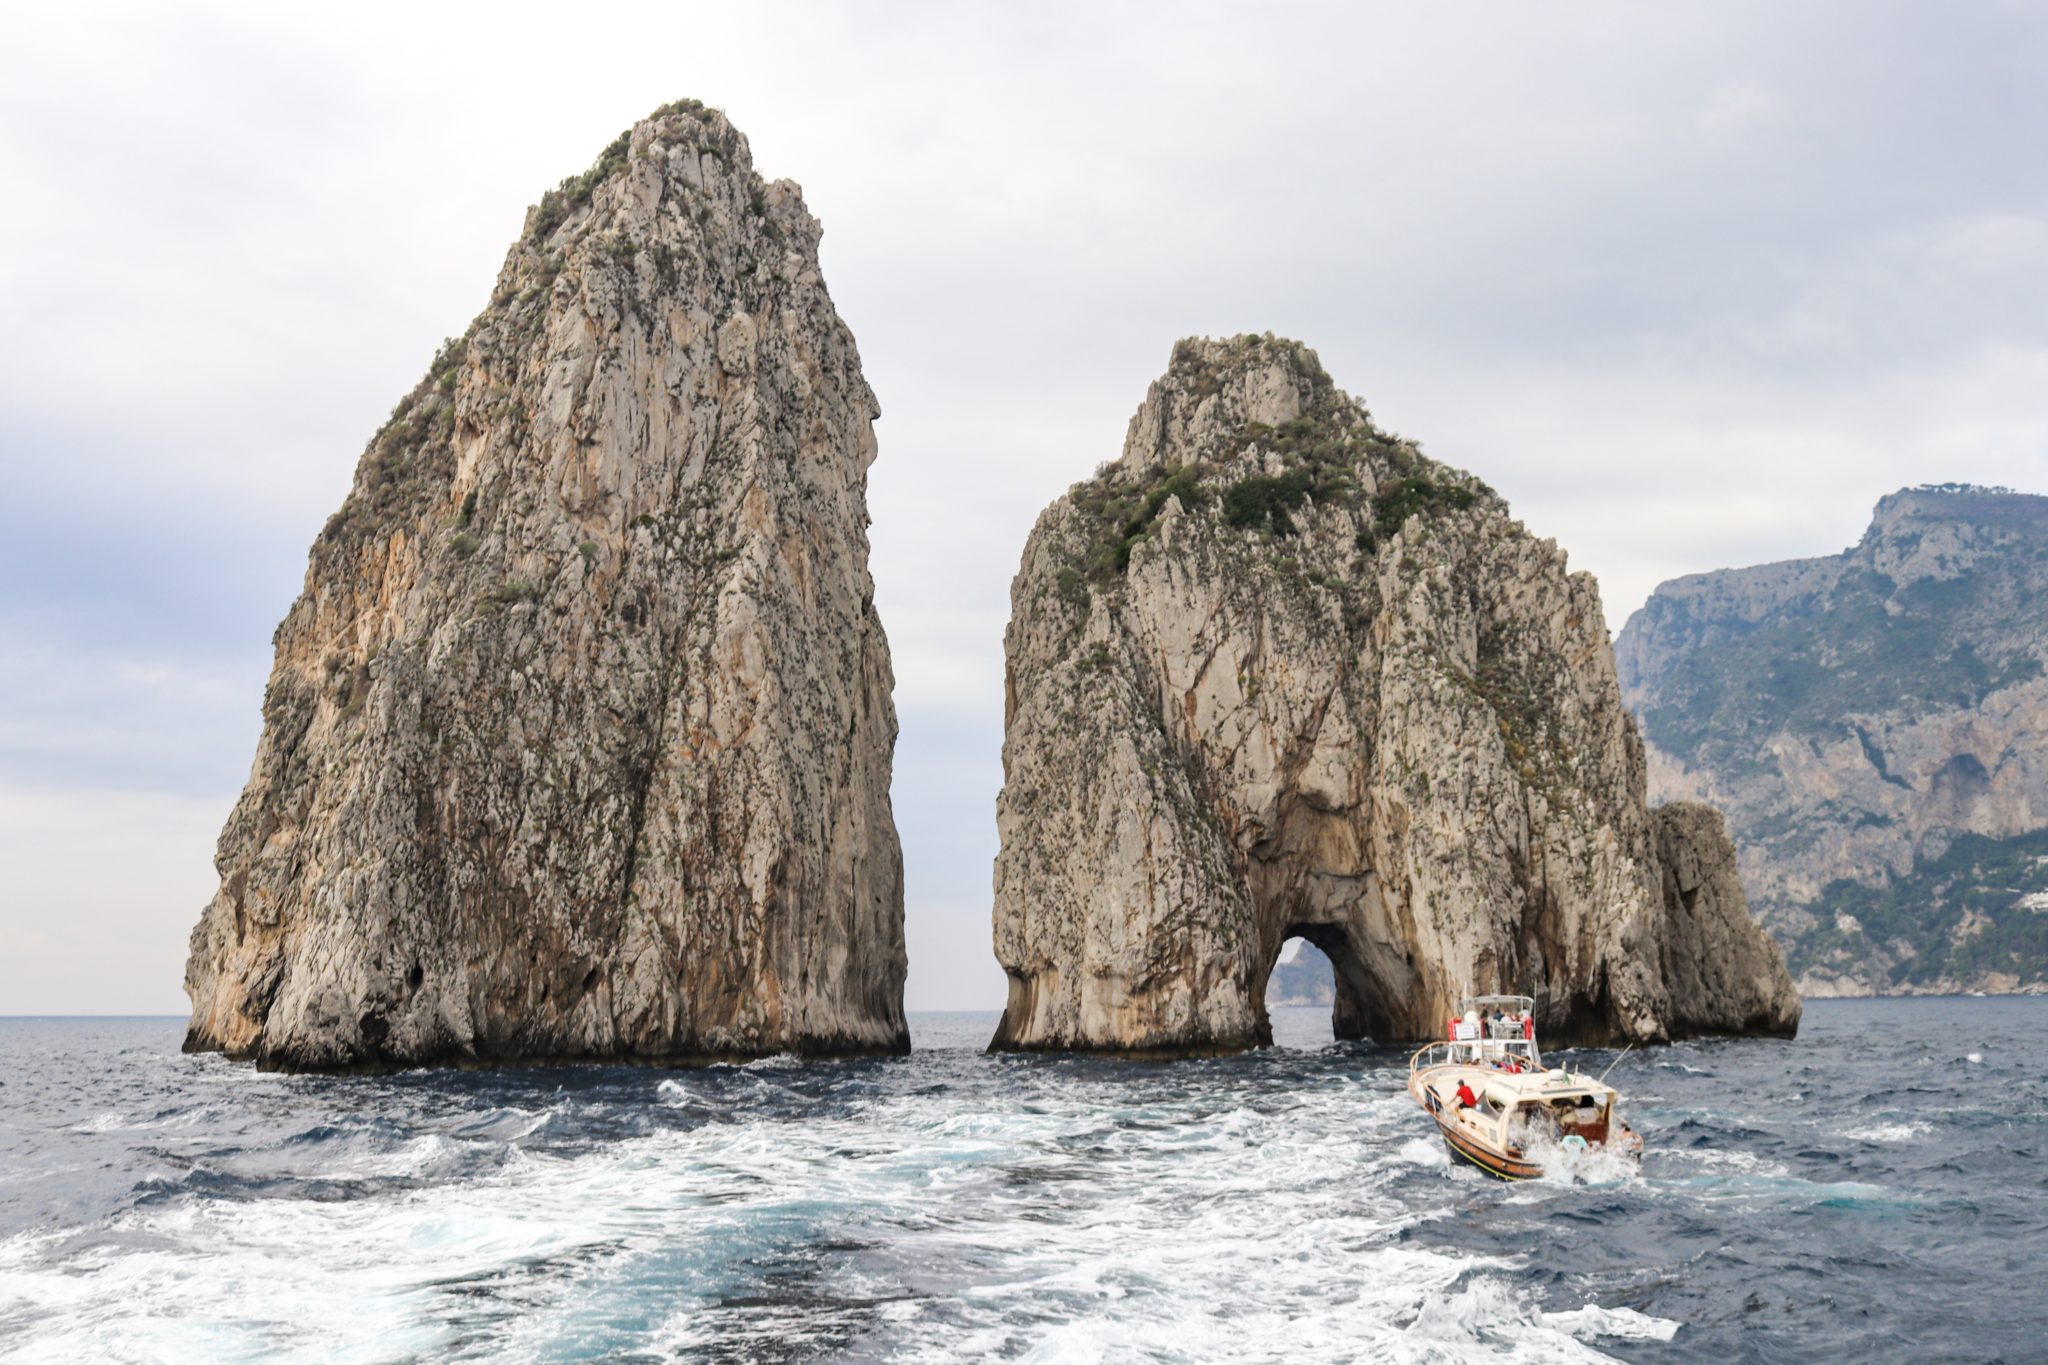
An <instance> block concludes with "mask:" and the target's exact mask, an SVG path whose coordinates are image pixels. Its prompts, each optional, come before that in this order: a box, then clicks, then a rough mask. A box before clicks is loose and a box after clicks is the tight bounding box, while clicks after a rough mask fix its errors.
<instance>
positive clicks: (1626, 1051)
mask: <svg viewBox="0 0 2048 1365" xmlns="http://www.w3.org/2000/svg"><path fill="white" fill-rule="evenodd" d="M1635 1050H1636V1045H1635V1044H1634V1043H1630V1044H1629V1045H1628V1046H1627V1047H1625V1048H1623V1049H1622V1050H1621V1057H1616V1058H1615V1059H1614V1060H1613V1061H1611V1062H1609V1063H1608V1064H1607V1069H1606V1070H1605V1071H1603V1072H1601V1073H1600V1080H1599V1084H1601V1085H1605V1084H1607V1078H1608V1077H1609V1076H1612V1075H1613V1074H1614V1068H1616V1067H1618V1066H1620V1065H1621V1058H1622V1057H1626V1056H1628V1054H1629V1053H1631V1052H1634V1051H1635Z"/></svg>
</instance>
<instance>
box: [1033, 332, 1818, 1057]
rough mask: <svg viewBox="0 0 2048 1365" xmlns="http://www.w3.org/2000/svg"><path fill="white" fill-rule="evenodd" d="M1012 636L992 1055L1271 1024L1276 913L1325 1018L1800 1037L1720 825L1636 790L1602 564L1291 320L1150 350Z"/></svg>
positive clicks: (1147, 1045)
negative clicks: (1384, 417)
mask: <svg viewBox="0 0 2048 1365" xmlns="http://www.w3.org/2000/svg"><path fill="white" fill-rule="evenodd" d="M1005 646H1006V653H1007V659H1008V685H1007V698H1006V707H1005V711H1006V718H1007V729H1006V737H1005V742H1004V749H1003V758H1004V774H1005V784H1004V787H1003V791H1002V795H1001V797H1000V799H999V801H998V804H997V823H998V827H999V831H1000V834H1001V840H1002V842H1001V851H1000V853H999V854H998V856H997V859H996V867H995V946H996V956H997V957H998V958H999V959H1000V960H1001V962H1002V964H1003V966H1004V968H1005V970H1006V971H1007V972H1008V974H1009V979H1010V990H1009V1001H1008V1005H1007V1008H1006V1010H1005V1011H1004V1015H1003V1021H1002V1024H1001V1026H1000V1028H999V1030H998V1032H997V1034H996V1037H995V1040H994V1046H996V1047H998V1048H1016V1049H1078V1050H1091V1051H1109V1052H1122V1053H1133V1054H1154V1055H1199V1054H1206V1053H1215V1052H1226V1051H1232V1050H1236V1049H1240V1048H1245V1047H1251V1046H1257V1045H1260V1044H1264V1043H1267V1042H1270V1040H1271V1031H1270V1026H1269V1024H1268V1021H1267V1018H1266V1012H1265V1005H1264V996H1265V989H1266V982H1267V977H1268V975H1269V974H1270V972H1271V970H1272V967H1273V963H1274V961H1275V959H1276V957H1277V956H1278V954H1279V952H1280V949H1281V946H1282V944H1283V943H1284V942H1285V941H1286V940H1287V939H1289V938H1292V937H1294V936H1297V935H1298V936H1301V937H1304V938H1306V939H1308V940H1309V941H1310V942H1312V943H1314V944H1315V945H1316V946H1318V947H1319V948H1321V949H1322V950H1323V951H1324V952H1325V953H1327V954H1329V956H1330V958H1331V961H1332V964H1333V966H1334V967H1335V969H1336V978H1337V1001H1336V1006H1335V1011H1334V1018H1335V1023H1336V1028H1337V1032H1338V1034H1339V1035H1340V1036H1343V1037H1372V1038H1376V1039H1382V1040H1396V1039H1403V1040H1405V1039H1421V1038H1428V1037H1433V1036H1438V1035H1439V1034H1440V1033H1441V1030H1442V1029H1443V1027H1444V1020H1445V1018H1446V1017H1447V1016H1448V1015H1449V1014H1450V1013H1451V1012H1452V1010H1453V1009H1454V1007H1455V1004H1456V1002H1457V1000H1458V999H1459V997H1460V996H1461V995H1462V994H1464V993H1466V992H1468V991H1516V992H1520V993H1524V994H1529V995H1533V996H1535V997H1536V999H1537V1001H1538V1006H1537V1009H1538V1017H1539V1024H1540V1026H1541V1028H1542V1030H1543V1036H1544V1038H1545V1040H1546V1041H1548V1042H1554V1043H1565V1042H1611V1041H1617V1040H1623V1039H1629V1040H1645V1041H1649V1040H1660V1039H1670V1038H1676V1037H1680V1036H1683V1035H1687V1034H1691V1033H1696V1032H1706V1031H1714V1032H1721V1031H1726V1032H1743V1033H1763V1034H1787V1033H1790V1032H1791V1031H1792V1030H1793V1029H1794V1028H1795V1027H1796V1026H1797V1021H1798V1016H1799V1003H1798V997H1797V996H1796V994H1795V993H1794V992H1793V990H1792V986H1791V983H1790V981H1789V979H1788V978H1787V977H1786V974H1785V969H1784V966H1783V963H1782V961H1781V960H1780V959H1779V956H1778V953H1777V950H1776V948H1775V947H1774V946H1773V945H1772V944H1771V943H1770V942H1769V940H1768V939H1767V938H1765V936H1764V935H1763V934H1762V932H1761V931H1760V930H1759V929H1758V928H1757V927H1756V926H1755V924H1754V923H1753V922H1751V920H1750V919H1749V916H1748V914H1747V911H1746V908H1745V906H1744V903H1743V900H1742V891H1741V887H1740V884H1739V883H1738V882H1737V881H1736V880H1735V877H1734V865H1735V858H1734V852H1733V849H1732V848H1730V847H1729V846H1728V841H1727V836H1726V834H1725V831H1724V830H1723V828H1722V826H1721V824H1720V822H1719V820H1718V818H1716V817H1715V816H1714V815H1713V813H1712V812H1710V811H1690V812H1687V811H1674V812H1670V813H1660V815H1659V816H1658V817H1657V818H1655V819H1653V817H1652V814H1651V812H1650V811H1649V809H1648V808H1647V806H1646V805H1645V801H1644V789H1645V775H1644V763H1643V750H1642V745H1641V742H1640V741H1639V740H1638V738H1637V735H1636V731H1635V727H1634V724H1633V722H1632V720H1631V719H1630V717H1629V715H1628V713H1627V711H1626V710H1625V709H1624V708H1623V706H1622V702H1621V694H1620V689H1619V687H1618V685H1617V683H1616V680H1615V670H1614V658H1613V654H1612V651H1611V650H1610V648H1609V645H1608V640H1607V629H1606V622H1605V617H1604V616H1603V614H1602V611H1601V606H1600V597H1599V591H1598V588H1597V587H1596V585H1595V584H1594V582H1593V580H1592V578H1591V577H1590V576H1588V575H1586V574H1584V573H1579V574H1572V573H1568V572H1567V571H1566V567H1565V556H1564V553H1563V552H1562V551H1561V550H1560V549H1558V547H1557V546H1556V545H1555V544H1554V543H1553V542H1551V541H1547V540H1540V539H1538V538H1536V537H1535V536H1532V535H1531V534H1529V533H1528V532H1527V531H1526V530H1525V529H1524V528H1523V527H1522V525H1521V524H1520V523H1519V522H1517V521H1515V520H1513V519H1512V518H1511V517H1510V516H1509V514H1508V509H1507V506H1506V504H1505V503H1504V502H1503V501H1502V500H1501V499H1500V498H1499V497H1498V496H1497V495H1496V494H1494V492H1493V491H1492V490H1491V489H1489V488H1488V487H1487V486H1486V485H1485V484H1483V483H1481V482H1480V481H1479V480H1477V479H1475V478H1474V477H1472V476H1471V475H1469V474H1466V473H1462V472H1460V471H1458V470H1455V469H1451V468H1448V467H1446V466H1444V465H1441V464H1438V463H1436V462H1434V461H1432V460H1430V459H1428V458H1426V457H1425V456H1424V455H1423V454H1422V452H1421V451H1420V449H1418V448H1417V447H1416V446H1415V445H1413V444H1412V443H1409V442H1405V441H1402V440H1399V439H1397V438H1395V437H1393V436H1390V435H1388V434H1387V433H1385V432H1383V431H1381V430H1380V429H1379V428H1377V427H1376V426H1375V425H1374V424H1373V422H1372V420H1371V418H1370V415H1369V414H1368V413H1367V411H1366V409H1365V408H1364V406H1363V405H1361V404H1360V403H1359V402H1358V401H1357V400H1355V399H1353V398H1351V397H1349V396H1347V395H1346V394H1344V393H1342V392H1340V391H1339V390H1338V389H1337V388H1336V387H1335V386H1334V385H1333V384H1332V382H1331V380H1330V378H1329V376H1328V375H1327V374H1325V373H1324V371H1323V368H1322V366H1321V364H1320V363H1319V362H1318V361H1317V359H1316V356H1315V354H1314V352H1312V351H1310V350H1308V349H1307V348H1305V347H1303V346H1300V345H1298V344H1296V343H1294V342H1290V341H1285V340H1279V339H1276V338H1273V337H1271V336H1263V337H1259V336H1240V337H1235V338H1232V339H1231V340H1228V341H1208V340H1187V341H1182V342H1180V343H1179V344H1178V345H1177V346H1175V347H1174V350H1173V358H1172V364H1171V367H1170V369H1169V370H1168V371H1167V373H1166V375H1165V377H1163V378H1162V379H1160V380H1159V381H1158V382H1157V383H1155V384H1153V385H1152V387H1151V390H1150V392H1149V393H1148V394H1147V396H1146V398H1145V401H1144V403H1143V405H1142V406H1141V407H1140V408H1139V409H1138V412H1137V415H1136V416H1135V417H1134V418H1133V419H1132V420H1131V424H1130V430H1129V433H1128V435H1127V437H1126V439H1125V442H1124V449H1123V456H1122V458H1121V459H1120V460H1118V461H1117V462H1115V463H1114V464H1110V465H1106V466H1104V467H1103V468H1102V469H1101V470H1100V471H1099V472H1098V473H1097V474H1096V476H1095V477H1094V478H1092V479H1089V480H1088V481H1086V482H1084V483H1081V484H1078V485H1076V486H1075V487H1074V488H1073V490H1072V491H1071V492H1070V493H1069V494H1068V495H1067V496H1065V497H1063V498H1061V499H1060V500H1059V501H1057V502H1055V503H1054V504H1053V505H1052V506H1051V507H1049V508H1047V509H1046V510H1045V512H1044V513H1043V514H1042V515H1041V516H1040V517H1039V519H1038V523H1037V526H1036V527H1035V528H1034V530H1033V531H1032V534H1031V538H1030V541H1029V543H1028V544H1027V545H1026V547H1025V551H1024V557H1023V563H1022V566H1021V567H1020V569H1019V570H1018V573H1017V578H1016V581H1015V583H1014V585H1013V587H1012V590H1011V619H1010V626H1009V630H1008V633H1007V636H1006V638H1005ZM1667 850H1668V851H1670V854H1671V856H1673V857H1674V858H1675V859H1677V861H1676V863H1675V865H1674V866H1672V867H1668V868H1667V866H1666V863H1665V858H1666V856H1667ZM1681 855H1682V856H1681Z"/></svg>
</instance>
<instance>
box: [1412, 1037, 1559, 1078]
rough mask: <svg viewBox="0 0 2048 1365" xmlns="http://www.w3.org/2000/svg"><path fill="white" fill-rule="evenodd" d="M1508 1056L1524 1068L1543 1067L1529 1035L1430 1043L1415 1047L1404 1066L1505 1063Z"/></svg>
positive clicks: (1540, 1055)
mask: <svg viewBox="0 0 2048 1365" xmlns="http://www.w3.org/2000/svg"><path fill="white" fill-rule="evenodd" d="M1510 1059H1513V1061H1514V1062H1515V1064H1516V1065H1517V1066H1518V1067H1520V1068H1521V1069H1523V1070H1525V1071H1540V1070H1542V1069H1543V1055H1542V1054H1541V1053H1539V1052H1538V1051H1537V1050H1536V1040H1535V1039H1533V1038H1467V1039H1459V1040H1456V1041H1443V1042H1435V1043H1430V1044H1428V1045H1427V1046H1425V1047H1422V1048H1419V1049H1417V1051H1416V1053H1415V1055H1414V1056H1413V1057H1411V1058H1409V1061H1408V1069H1409V1070H1410V1071H1422V1070H1425V1069H1427V1068H1429V1067H1432V1066H1454V1065H1464V1066H1486V1065H1488V1064H1489V1063H1506V1062H1507V1061H1509V1060H1510Z"/></svg>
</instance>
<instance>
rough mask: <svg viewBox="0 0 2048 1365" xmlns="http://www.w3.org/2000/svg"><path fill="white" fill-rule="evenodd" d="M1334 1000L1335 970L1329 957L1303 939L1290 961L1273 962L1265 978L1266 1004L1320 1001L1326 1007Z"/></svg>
mask: <svg viewBox="0 0 2048 1365" xmlns="http://www.w3.org/2000/svg"><path fill="white" fill-rule="evenodd" d="M1336 1003H1337V974H1336V971H1335V970H1334V969H1333V968H1332V967H1331V966H1330V959H1329V958H1327V957H1325V956H1324V955H1323V953H1322V951H1321V950H1320V949H1318V948H1316V947H1315V946H1314V945H1313V944H1310V943H1307V942H1304V943H1303V944H1302V945H1301V951H1300V952H1298V953H1296V954H1295V957H1294V961H1292V962H1276V963H1274V964H1273V974H1272V975H1271V976H1269V977H1267V978H1266V1008H1267V1009H1274V1008H1277V1007H1279V1006H1282V1005H1320V1006H1322V1007H1323V1008H1325V1009H1327V1008H1329V1007H1330V1006H1332V1005H1334V1004H1336Z"/></svg>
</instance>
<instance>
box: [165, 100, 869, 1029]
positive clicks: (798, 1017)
mask: <svg viewBox="0 0 2048 1365" xmlns="http://www.w3.org/2000/svg"><path fill="white" fill-rule="evenodd" d="M819 231H820V229H819V226H818V223H817V221H816V220H815V219H813V218H812V217H811V215H810V214H809V212H808V211H807V210H806V209H805V207H804V203H803V199H802V196H801V193H800V191H799V190H798V188H797V186H796V185H794V184H792V183H790V182H788V181H775V182H767V181H764V180H763V179H762V178H761V177H760V176H759V175H757V174H756V173H755V172H754V169H753V166H752V161H751V157H750V155H749V151H748V147H747V143H746V139H745V138H743V137H742V136H741V135H740V134H739V133H738V132H737V131H736V130H735V129H734V128H733V127H732V126H731V125H730V124H729V123H728V122H727V121H726V120H725V118H724V117H723V116H722V115H721V114H718V113H716V112H714V111H710V110H706V109H704V108H702V107H701V106H698V105H696V104H695V103H694V102H685V103H683V104H679V105H674V106H670V107H669V108H666V109H664V110H661V111H659V112H658V113H656V114H655V115H654V116H653V117H650V118H648V119H646V120H645V121H643V122H641V123H639V124H637V125H635V126H634V128H633V129H632V130H631V132H629V133H628V134H626V135H624V136H622V137H621V138H620V139H619V140H618V141H617V142H616V143H614V144H613V145H612V146H611V147H609V148H607V149H606V150H605V152H604V154H603V156H602V157H601V158H600V159H599V161H598V162H597V164H596V165H595V166H593V167H592V168H591V170H590V171H589V172H587V173H586V174H584V175H582V176H579V177H575V178H573V179H571V180H569V181H565V182H564V183H563V185H562V187H561V188H560V189H559V190H556V191H553V192H550V193H549V195H548V196H547V197H546V198H545V199H544V200H543V201H542V203H541V204H540V205H539V206H538V207H536V208H535V209H532V210H530V211H529V213H528V215H527V220H526V225H525V228H524V230H523V231H522V233H521V234H520V237H519V240H518V241H517V242H515V243H514V244H513V246H512V249H511V251H510V253H509V254H508V255H507V257H506V260H505V265H504V268H503V270H502V271H501V272H500V274H499V277H498V282H497V287H496V290H495V292H494V293H493V295H492V297H491V301H490V304H489V306H488V307H487V308H485V310H484V311H483V313H482V314H480V315H479V316H478V318H477V319H476V321H475V322H474V323H473V324H472V325H471V327H470V329H469V331H468V332H467V333H466V334H465V335H464V336H463V337H462V338H461V339H460V340H458V341H455V342H452V343H451V344H450V345H449V346H448V347H447V348H446V349H444V350H443V351H442V353H441V354H440V355H439V356H438V357H437V358H436V359H435V361H434V363H433V367H432V369H431V371H430V372H429V373H428V375H427V376H426V378H425V379H423V380H422V381H421V382H420V384H419V386H418V387H417V388H416V389H414V390H413V392H412V393H410V394H408V395H407V396H406V397H405V398H404V399H403V400H401V401H400V403H399V404H398V406H397V408H396V409H394V410H393V412H392V415H391V420H390V421H389V423H388V424H386V426H385V427H384V428H383V429H382V430H381V431H379V432H378V433H377V435H376V436H375V437H374V438H373V439H372V440H371V442H370V446H369V448H368V450H366V451H365V452H364V455H363V458H362V462H361V464H360V465H359V466H358V468H357V472H356V478H355V484H354V487H353V488H352V489H351V491H350V493H349V495H348V497H347V499H346V501H344V503H343V504H342V507H341V510H340V511H339V512H337V513H336V514H335V516H334V517H333V519H332V520H330V521H329V522H328V524H327V526H326V528H325V529H324V530H323V531H322V532H321V533H320V536H319V538H318V540H317V541H316V542H315V544H314V546H313V551H312V556H311V563H310V565H309V567H308V570H307V574H306V583H305V590H304V593H303V594H302V595H301V596H300V598H299V600H298V601H297V602H296V603H295V604H294V605H293V606H292V608H291V611H290V613H289V614H288V615H287V616H286V617H285V619H284V622H283V624H282V625H281V626H280V627H279V628H278V631H277V635H276V647H277V653H276V663H275V666H274V669H273V671H272V674H271V678H270V684H269V688H268V691H267V693H266V695H265V698H264V706H263V718H264V725H263V734H262V739H261V741H260V743H259V745H258V748H257V752H256V759H255V764H254V768H253V771H252V772H251V775H250V779H249V785H248V788H247V789H246V790H245V791H244V792H243V794H242V798H241V800H240V802H239V803H238V804H237V805H236V807H235V810H234V813H233V815H232V816H231V817H230V819H229V821H228V824H227V827H226V829H225V830H224V831H223V832H222V835H221V839H220V845H219V851H218V855H217V863H218V867H219V871H220V875H221V886H220V890H219V893H218V894H217V895H216V896H215V897H214V899H213V901H212V903H211V904H210V905H209V906H208V907H207V908H206V911H205V914H204V916H203V918H202V919H201V921H200V923H199V926H198V928H197V929H196V930H195V932H194V934H193V937H192V950H191V958H190V962H189V965H188V967H187V972H186V989H187V991H188V993H189V994H190V995H191V997H192V1003H193V1012H192V1021H191V1028H190V1032H189V1034H188V1036H187V1043H186V1045H187V1047H188V1048H193V1049H213V1050H220V1051H224V1052H227V1053H229V1054H230V1055H232V1056H236V1057H249V1058H254V1059H255V1060H256V1061H257V1062H259V1063H260V1064H263V1065H268V1066H280V1067H289V1068H299V1067H306V1068H353V1067H387V1066H402V1065H411V1064H421V1063H437V1062H446V1063H461V1064H468V1063H486V1062H492V1061H501V1060H510V1059H529V1058H593V1059H595V1058H603V1059H630V1060H640V1061H647V1062H657V1063H661V1062H687V1061H695V1060H700V1059H709V1058H722V1057H737V1056H751V1055H757V1054H761V1053H766V1052H772V1051H780V1050H796V1051H801V1052H813V1053H850V1052H878V1051H884V1052H885V1051H894V1050H901V1049H903V1048H904V1047H906V1046H907V1034H906V1031H905V1027H904V1019H903V1008H902V986H903V978H904V965H905V955H904V945H903V913H902V885H903V884H902V869H901V858H900V854H899V851H898V845H897V838H896V831H895V826H894V823H893V820H892V818H891V813H890V806H889V769H890V757H891V752H892V749H893V746H894V741H895V734H896V722H895V716H894V713H893V710H892V708H891V703H890V689H891V678H890V670H889V654H888V647H887V644H886V642H885V640H884V638H883V634H882V628H881V625H880V623H879V622H878V621H877V620H876V617H875V614H874V611H873V606H872V603H873V588H872V584H871V581H870V578H869V574H868V565H867V557H868V551H867V534H866V526H867V509H866V474H867V468H868V466H869V464H870V463H871V462H872V460H873V459H874V457H875V441H874V435H873V426H872V423H873V419H874V418H875V417H876V416H877V408H876V404H875V399H874V396H873V394H872V393H871V392H870V390H869V388H868V386H867V384H866V382H865V381H864V380H863V379H862V377H861V370H860V363H859V357H858V355H857V354H856V352H855V348H854V342H853V338H852V336H851V335H850V334H849V333H848V331H847V329H846V327H845V325H844V324H843V323H842V322H841V321H840V319H839V317H838V315H837V313H836V312H835V311H834V310H833V307H832V302H831V300H830V298H829V297H828V296H827V294H826V291H825V286H824V282H823V280H822V279H821V278H820V277H819V273H818V238H819Z"/></svg>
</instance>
